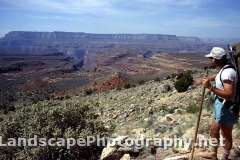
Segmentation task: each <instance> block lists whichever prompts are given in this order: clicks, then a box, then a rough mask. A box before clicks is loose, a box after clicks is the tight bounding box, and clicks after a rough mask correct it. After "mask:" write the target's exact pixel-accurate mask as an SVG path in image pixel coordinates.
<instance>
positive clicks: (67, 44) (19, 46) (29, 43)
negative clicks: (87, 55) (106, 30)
mask: <svg viewBox="0 0 240 160" xmlns="http://www.w3.org/2000/svg"><path fill="white" fill-rule="evenodd" d="M109 44H115V45H128V46H127V47H129V48H138V47H142V46H147V47H148V48H150V49H153V50H154V49H155V50H164V51H168V50H169V51H176V52H178V51H179V50H185V51H187V50H189V49H190V50H191V51H192V50H193V49H195V50H198V51H202V50H204V49H202V48H203V46H204V45H203V42H201V40H200V39H199V38H197V37H178V36H176V35H163V34H92V33H83V32H77V33H74V32H24V31H13V32H9V33H8V34H6V35H5V37H3V38H2V39H0V54H53V53H58V52H63V53H67V52H75V51H77V50H84V49H86V48H88V47H90V48H91V49H93V50H96V48H97V47H104V46H106V45H109ZM200 46H201V47H200ZM125 47H126V46H125ZM199 48H200V49H199Z"/></svg>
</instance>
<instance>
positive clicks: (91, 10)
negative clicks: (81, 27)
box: [0, 0, 210, 16]
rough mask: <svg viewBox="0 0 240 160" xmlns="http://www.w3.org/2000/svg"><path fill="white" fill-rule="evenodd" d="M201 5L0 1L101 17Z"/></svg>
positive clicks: (144, 0)
mask: <svg viewBox="0 0 240 160" xmlns="http://www.w3.org/2000/svg"><path fill="white" fill-rule="evenodd" d="M206 1H210V0H205V1H204V2H206ZM202 3H203V1H201V0H131V1H126V0H61V1H60V0H0V4H2V5H1V6H2V7H4V6H5V7H6V6H7V7H9V8H13V9H19V10H32V11H42V12H50V13H69V14H94V15H103V16H104V15H115V14H124V13H126V12H129V13H134V12H140V11H144V10H145V11H146V10H148V11H150V10H152V11H155V10H159V8H160V9H161V8H167V7H198V6H199V5H201V4H202ZM3 4H4V5H3Z"/></svg>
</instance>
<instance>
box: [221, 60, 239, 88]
mask: <svg viewBox="0 0 240 160" xmlns="http://www.w3.org/2000/svg"><path fill="white" fill-rule="evenodd" d="M228 68H232V69H234V70H236V68H235V67H234V66H233V65H232V64H227V65H225V66H224V67H223V69H222V70H221V72H220V81H221V83H222V86H223V87H224V85H223V80H222V72H223V70H224V69H228Z"/></svg>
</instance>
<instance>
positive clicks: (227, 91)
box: [196, 47, 238, 160]
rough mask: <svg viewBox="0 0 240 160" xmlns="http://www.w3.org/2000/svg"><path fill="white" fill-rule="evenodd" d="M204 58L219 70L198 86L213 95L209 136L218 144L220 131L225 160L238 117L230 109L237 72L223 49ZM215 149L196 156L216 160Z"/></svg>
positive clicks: (214, 51)
mask: <svg viewBox="0 0 240 160" xmlns="http://www.w3.org/2000/svg"><path fill="white" fill-rule="evenodd" d="M205 57H207V58H209V59H210V61H211V65H212V67H214V68H216V69H218V70H219V72H218V74H217V75H214V76H211V77H204V78H203V79H202V80H201V81H200V84H202V85H203V86H204V87H205V88H208V89H209V90H210V91H211V92H212V93H213V94H214V95H215V102H214V119H213V120H212V124H211V129H210V136H211V138H215V139H217V140H218V142H219V138H220V131H221V135H222V137H223V138H224V153H223V159H224V160H227V159H228V157H229V154H230V150H231V148H232V130H233V125H234V123H236V121H237V117H238V115H235V114H234V113H233V112H232V111H231V109H230V108H231V107H232V106H233V105H234V97H235V94H236V85H237V80H238V78H237V72H236V70H235V69H234V68H233V67H232V65H231V64H229V63H228V59H227V53H226V51H225V50H224V49H223V48H220V47H213V48H212V50H211V52H210V53H209V54H207V55H205ZM211 81H215V85H212V84H211ZM196 83H199V82H196ZM217 149H218V147H217V145H216V146H212V147H211V152H204V153H199V154H198V156H200V157H203V158H210V159H217Z"/></svg>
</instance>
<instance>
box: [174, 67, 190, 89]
mask: <svg viewBox="0 0 240 160" xmlns="http://www.w3.org/2000/svg"><path fill="white" fill-rule="evenodd" d="M192 82H193V77H192V74H191V72H190V71H188V72H183V73H181V74H179V75H178V76H177V81H176V82H174V87H175V88H176V90H177V91H178V92H185V91H187V89H188V87H189V86H190V85H191V84H192Z"/></svg>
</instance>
